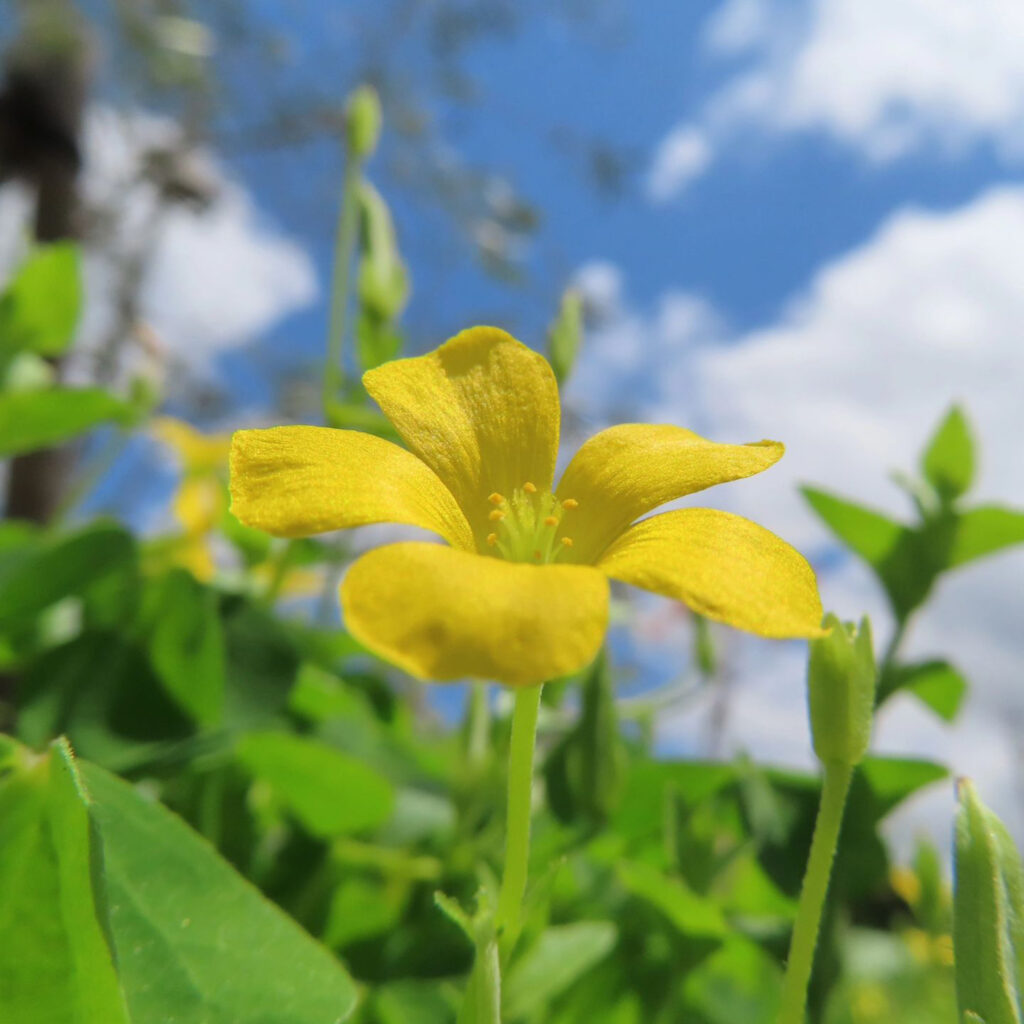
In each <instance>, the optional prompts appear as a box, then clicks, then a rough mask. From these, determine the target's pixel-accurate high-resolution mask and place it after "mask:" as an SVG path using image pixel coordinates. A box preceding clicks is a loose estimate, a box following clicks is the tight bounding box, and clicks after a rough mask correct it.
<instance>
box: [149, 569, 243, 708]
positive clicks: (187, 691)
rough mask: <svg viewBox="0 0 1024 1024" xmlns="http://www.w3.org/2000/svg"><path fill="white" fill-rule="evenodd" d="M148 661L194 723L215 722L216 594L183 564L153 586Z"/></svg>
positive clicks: (220, 640)
mask: <svg viewBox="0 0 1024 1024" xmlns="http://www.w3.org/2000/svg"><path fill="white" fill-rule="evenodd" d="M153 600H154V604H153V607H152V608H151V609H150V617H151V624H150V629H149V636H148V647H149V657H150V661H151V662H152V663H153V668H154V669H155V670H156V672H157V675H158V676H159V677H160V679H161V681H162V682H163V684H164V686H165V687H166V688H167V692H168V693H169V694H170V695H171V696H172V697H173V698H174V699H175V700H176V701H177V702H178V704H180V705H181V707H182V709H183V710H184V711H186V712H187V713H188V714H190V715H191V716H192V717H193V718H194V719H195V720H196V722H198V723H199V724H200V725H206V726H209V725H215V724H217V723H218V722H219V721H220V719H221V715H222V712H223V707H224V678H225V650H224V634H223V630H222V628H221V621H220V613H219V610H218V607H217V596H216V594H215V593H214V592H213V591H212V590H210V588H208V587H205V586H203V584H201V583H199V582H198V581H197V580H196V579H195V577H194V576H193V575H192V574H191V573H189V572H186V571H185V570H184V569H175V570H172V571H171V572H169V573H168V574H167V575H166V576H165V577H164V578H163V579H162V580H160V581H159V583H158V584H157V585H156V587H155V588H154V595H153Z"/></svg>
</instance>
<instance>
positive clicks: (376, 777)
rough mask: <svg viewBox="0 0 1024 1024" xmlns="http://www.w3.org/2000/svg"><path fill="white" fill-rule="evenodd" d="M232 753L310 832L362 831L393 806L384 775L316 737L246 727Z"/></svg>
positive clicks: (379, 821) (380, 820)
mask: <svg viewBox="0 0 1024 1024" xmlns="http://www.w3.org/2000/svg"><path fill="white" fill-rule="evenodd" d="M236 753H237V755H238V758H239V760H240V761H241V762H242V764H244V765H245V766H246V768H247V769H248V770H249V771H250V772H252V774H253V775H255V776H256V777H257V778H259V779H263V780H264V781H266V782H268V783H269V784H270V785H271V786H272V787H273V789H274V791H275V793H276V794H277V795H278V797H279V798H280V799H281V800H282V801H283V802H284V803H285V804H286V805H287V806H288V808H289V810H290V811H291V812H292V813H293V814H294V815H295V816H296V817H297V818H298V819H299V821H300V822H302V824H303V825H304V826H305V827H306V828H307V829H309V831H310V832H312V833H313V834H314V835H320V836H336V835H342V834H345V833H350V832H361V831H364V830H366V829H368V828H373V827H374V826H377V825H381V824H383V823H384V822H385V821H387V820H388V818H389V817H390V816H391V813H392V811H393V810H394V806H395V794H394V790H393V788H392V786H391V783H390V782H388V780H387V779H385V778H384V777H383V776H381V775H380V774H378V773H377V772H375V771H374V770H373V769H372V768H370V767H368V766H367V765H366V764H364V763H363V762H362V761H360V760H358V759H356V758H354V757H352V756H350V755H349V754H344V753H342V752H341V751H340V750H335V749H334V748H332V747H329V746H327V745H326V744H324V743H320V742H318V741H316V740H311V739H305V738H304V737H301V736H294V735H291V734H289V733H285V732H261V733H250V734H249V735H247V736H243V737H241V739H240V740H239V741H238V746H237V750H236Z"/></svg>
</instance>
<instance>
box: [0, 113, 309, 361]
mask: <svg viewBox="0 0 1024 1024" xmlns="http://www.w3.org/2000/svg"><path fill="white" fill-rule="evenodd" d="M179 137H180V129H179V128H178V127H177V126H176V125H175V123H174V122H173V121H171V120H169V119H167V118H163V117H156V116H152V115H149V114H145V113H141V112H134V113H131V114H120V113H118V112H115V111H113V110H111V109H109V108H105V107H97V108H93V109H92V110H91V111H90V113H89V116H88V118H87V123H86V130H85V147H84V148H85V167H84V172H83V177H82V192H83V197H84V201H85V205H86V208H87V210H88V211H89V221H90V223H91V226H92V233H91V238H92V242H91V244H89V245H88V246H87V248H86V258H85V264H84V276H85V283H86V308H85V310H84V311H83V318H82V323H81V325H80V330H79V338H78V341H77V343H76V346H75V364H74V365H73V366H72V368H71V373H72V375H73V376H76V377H88V376H89V374H90V373H91V372H92V365H93V362H94V356H95V353H96V352H97V350H99V349H101V348H102V347H103V346H104V345H105V344H106V343H107V341H108V339H109V338H110V336H111V333H112V332H114V331H115V330H116V327H117V325H118V323H119V320H118V317H119V302H120V299H121V286H122V281H123V268H124V265H125V262H126V260H129V259H131V258H132V257H133V256H134V255H135V253H136V252H138V251H139V250H140V248H141V249H142V250H143V251H145V252H147V253H148V257H147V259H146V262H145V264H144V266H143V272H142V277H141V282H140V287H139V290H138V310H137V312H138V315H139V317H140V319H141V320H142V321H143V322H144V323H145V324H146V325H147V327H148V328H150V329H151V331H152V332H153V333H154V334H155V337H156V340H157V341H158V343H159V346H160V347H161V348H162V350H163V351H164V352H165V353H166V355H167V357H168V358H170V359H171V360H172V361H174V362H179V363H182V364H184V365H185V366H187V367H188V368H189V369H190V370H192V371H193V372H195V373H199V374H202V375H208V374H210V373H211V372H212V371H213V362H214V360H215V359H216V357H217V356H218V355H219V354H220V353H222V352H224V351H226V350H228V349H231V348H235V347H238V346H241V345H244V344H246V343H248V342H250V341H252V340H254V339H257V338H258V337H259V335H260V334H261V333H262V332H264V331H266V330H268V329H269V328H271V327H272V326H273V325H274V324H275V323H276V322H277V321H278V320H280V319H281V318H282V317H284V316H285V315H287V314H288V313H290V312H292V311H294V310H296V309H299V308H301V307H302V306H305V305H307V304H308V303H310V302H311V301H312V300H313V299H314V298H315V296H316V290H317V283H316V274H315V269H314V267H313V264H312V261H311V260H310V259H309V257H308V256H306V254H305V253H304V252H303V251H302V250H301V249H300V248H299V247H298V246H297V245H296V244H295V243H294V242H292V241H290V240H289V239H287V238H285V237H284V236H283V235H282V234H281V233H280V232H279V231H277V230H276V229H274V228H273V227H272V226H271V225H270V224H269V223H267V222H266V221H265V219H264V218H263V217H262V216H261V214H260V211H259V210H258V209H257V208H256V206H255V204H254V203H253V200H252V198H251V196H250V195H249V193H248V192H247V191H246V190H245V189H244V188H243V187H242V186H241V185H240V184H239V183H238V182H237V181H236V180H234V179H233V178H232V177H231V175H230V174H229V173H228V172H227V171H226V170H225V169H224V168H223V167H221V166H220V165H219V164H217V163H216V162H215V161H214V160H213V159H212V158H211V157H210V156H209V155H208V154H205V153H203V152H199V153H194V154H192V155H191V157H190V164H189V171H190V173H191V174H192V175H193V176H194V177H195V179H196V180H197V182H198V184H200V185H201V186H202V187H204V188H208V189H209V190H210V194H211V196H212V199H211V201H210V203H209V205H208V206H206V207H205V208H204V209H198V208H196V207H195V206H190V205H188V204H186V203H176V204H172V205H167V204H162V205H161V204H160V202H159V198H158V192H157V187H156V185H155V184H153V182H152V180H151V179H150V178H148V177H147V176H146V175H145V174H144V169H145V166H146V161H147V159H149V154H151V153H152V151H153V150H154V148H165V149H166V148H168V147H174V146H175V145H176V144H177V143H178V141H179ZM158 210H159V211H162V212H160V213H159V214H158V213H157V211H158ZM30 211H31V203H30V201H29V200H28V199H27V197H26V195H25V193H24V190H23V189H20V188H18V187H16V186H11V185H5V186H4V187H3V188H0V274H3V273H5V272H7V271H9V270H10V267H11V266H12V264H13V262H14V261H15V259H16V257H17V252H18V250H19V248H20V247H21V242H22V240H23V238H24V234H25V231H26V228H27V219H28V217H29V215H30ZM129 348H130V346H129Z"/></svg>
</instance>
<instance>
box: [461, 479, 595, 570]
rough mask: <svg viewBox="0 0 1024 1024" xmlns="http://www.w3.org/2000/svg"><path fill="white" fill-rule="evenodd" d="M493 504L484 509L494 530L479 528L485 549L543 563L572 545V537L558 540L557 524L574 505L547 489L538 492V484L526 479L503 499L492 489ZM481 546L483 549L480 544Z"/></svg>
mask: <svg viewBox="0 0 1024 1024" xmlns="http://www.w3.org/2000/svg"><path fill="white" fill-rule="evenodd" d="M487 501H488V502H490V504H491V505H493V506H495V507H494V508H491V509H489V510H488V512H487V519H488V522H489V523H493V524H494V532H493V533H491V532H488V531H486V530H485V531H481V533H482V535H483V538H484V541H485V543H486V548H493V549H494V554H495V555H497V556H498V557H499V558H504V559H507V560H508V561H510V562H533V563H539V564H541V565H546V564H548V563H549V562H554V561H557V560H558V559H559V558H560V557H561V556H562V552H563V549H564V548H567V547H571V546H572V540H571V539H569V540H568V541H565V540H560V538H559V526H560V524H561V522H562V518H563V516H564V514H565V509H566V508H567V507H568V508H572V507H575V506H576V505H577V504H578V503H577V502H575V501H572V500H571V499H570V501H571V504H570V505H568V506H567V505H566V503H565V502H561V501H559V500H558V498H556V497H555V496H554V494H552V493H551V492H550V491H540V490H539V489H538V488H537V485H536V484H534V483H533V482H531V481H529V480H527V481H526V483H524V484H523V486H522V487H517V488H515V489H514V490H513V491H512V492H511V494H510V495H509V496H508V497H507V498H506V497H505V496H504V495H503V494H501V493H500V492H498V491H494V492H493V493H492V494H490V495H489V496H488V498H487ZM481 547H482V549H484V550H486V548H484V546H483V545H481Z"/></svg>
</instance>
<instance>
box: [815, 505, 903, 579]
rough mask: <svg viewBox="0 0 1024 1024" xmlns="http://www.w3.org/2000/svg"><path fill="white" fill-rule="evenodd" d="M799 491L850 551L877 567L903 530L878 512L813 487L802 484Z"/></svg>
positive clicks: (893, 546)
mask: <svg viewBox="0 0 1024 1024" xmlns="http://www.w3.org/2000/svg"><path fill="white" fill-rule="evenodd" d="M800 491H801V493H802V494H803V496H804V497H805V498H806V499H807V501H808V503H809V504H810V506H811V508H813V509H814V511H815V512H817V513H818V515H819V516H820V517H821V518H822V519H823V520H824V521H825V524H826V525H827V526H828V528H829V529H830V530H831V531H832V532H833V533H834V534H835V535H836V536H837V537H838V538H839V539H840V540H841V541H842V542H843V543H844V544H845V545H846V546H847V547H848V548H849V549H850V550H851V551H853V552H855V553H856V554H858V555H860V557H861V558H863V559H864V561H865V562H867V563H868V565H871V566H873V567H875V568H876V569H877V568H878V567H879V566H880V565H882V564H883V563H884V562H885V559H886V558H888V556H889V555H890V554H891V553H892V551H893V550H894V549H895V547H896V545H897V544H898V543H899V541H900V538H901V536H902V535H903V533H904V532H905V530H906V527H905V526H903V525H902V524H901V523H897V522H894V521H893V520H892V519H889V518H888V516H885V515H883V514H882V513H881V512H876V511H874V509H869V508H864V506H862V505H857V504H855V503H854V502H852V501H846V500H845V499H844V498H840V497H838V496H837V495H834V494H828V493H827V492H826V491H820V490H818V489H817V488H816V487H801V488H800Z"/></svg>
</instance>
